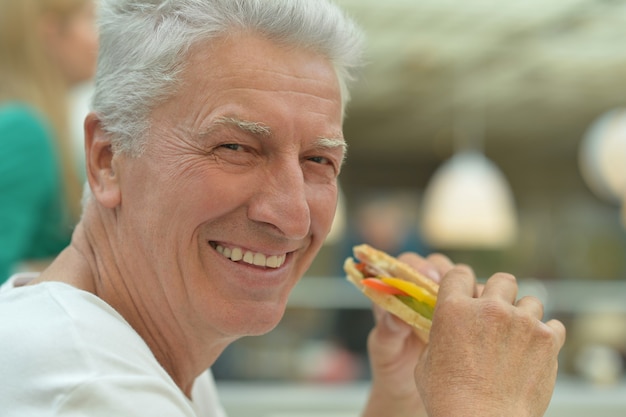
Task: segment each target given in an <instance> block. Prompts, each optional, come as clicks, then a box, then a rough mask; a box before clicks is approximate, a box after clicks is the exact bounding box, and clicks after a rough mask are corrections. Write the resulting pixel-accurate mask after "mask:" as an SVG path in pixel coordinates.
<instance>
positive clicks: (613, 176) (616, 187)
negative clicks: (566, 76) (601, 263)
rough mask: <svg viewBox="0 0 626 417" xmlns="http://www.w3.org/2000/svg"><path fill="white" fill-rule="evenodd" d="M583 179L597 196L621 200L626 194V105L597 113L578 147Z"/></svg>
mask: <svg viewBox="0 0 626 417" xmlns="http://www.w3.org/2000/svg"><path fill="white" fill-rule="evenodd" d="M578 157H579V158H578V159H579V166H580V171H581V174H582V176H583V179H584V180H585V182H586V183H587V185H588V186H589V188H590V189H591V191H592V192H593V193H594V194H595V195H596V196H598V197H600V198H602V199H603V200H605V201H608V202H611V203H619V202H620V201H621V200H622V199H623V198H624V197H625V196H626V109H614V110H611V111H609V112H606V113H604V114H603V115H601V116H600V117H598V118H597V119H596V120H595V121H594V122H593V123H592V124H591V126H590V127H589V128H588V129H587V132H585V136H584V137H583V140H582V142H581V144H580V148H579V155H578Z"/></svg>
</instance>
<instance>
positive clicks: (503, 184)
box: [422, 151, 517, 249]
mask: <svg viewBox="0 0 626 417" xmlns="http://www.w3.org/2000/svg"><path fill="white" fill-rule="evenodd" d="M422 233H423V234H424V238H425V239H426V241H427V242H428V243H429V244H430V245H432V246H434V247H439V248H451V249H452V248H457V249H474V248H476V249H497V248H501V247H504V246H507V245H510V244H511V243H512V242H513V241H514V239H515V236H516V234H517V214H516V211H515V204H514V199H513V193H512V191H511V189H510V187H509V185H508V182H507V181H506V178H505V177H504V175H503V174H502V172H501V171H500V170H499V169H498V167H497V166H496V165H495V164H494V163H493V162H491V161H490V160H489V159H487V158H486V157H485V156H484V155H483V154H482V153H480V152H478V151H464V152H460V153H457V154H456V155H454V156H453V157H452V158H450V159H449V160H448V161H446V162H445V163H444V164H443V165H442V166H441V167H440V168H439V169H438V170H437V171H436V172H435V174H434V175H433V178H432V179H431V182H430V184H429V185H428V187H427V188H426V191H425V193H424V198H423V211H422Z"/></svg>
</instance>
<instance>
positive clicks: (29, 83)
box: [0, 0, 87, 221]
mask: <svg viewBox="0 0 626 417" xmlns="http://www.w3.org/2000/svg"><path fill="white" fill-rule="evenodd" d="M86 1H87V0H0V103H1V102H7V101H18V102H22V103H25V104H28V105H31V106H32V107H34V108H35V109H36V110H38V111H39V112H40V113H41V114H42V115H43V116H44V117H45V118H46V119H47V121H48V122H49V123H50V125H51V127H52V128H53V129H54V133H55V139H56V141H57V149H58V150H59V156H60V161H59V162H60V167H61V174H62V178H63V188H64V191H65V195H66V200H67V204H68V207H69V210H70V215H71V216H72V221H74V220H76V219H77V217H78V215H79V213H80V195H81V189H82V184H81V183H80V180H79V175H78V172H77V167H76V162H75V158H74V156H73V153H72V143H71V142H72V138H71V134H70V127H69V103H68V90H69V86H68V85H67V82H66V80H65V78H64V75H63V74H62V73H61V70H60V69H59V68H57V66H56V65H54V64H53V63H52V62H51V60H50V58H49V54H48V53H47V52H46V47H45V43H44V39H43V34H42V32H41V30H40V29H41V23H42V20H43V19H44V18H46V17H50V18H54V19H57V20H58V21H59V22H60V23H61V24H62V23H63V22H64V21H66V20H67V19H68V18H69V17H71V16H72V15H73V14H74V13H76V12H77V11H78V10H80V8H81V7H82V6H84V4H85V3H86Z"/></svg>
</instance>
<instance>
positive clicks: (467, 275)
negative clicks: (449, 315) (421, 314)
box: [437, 265, 476, 300]
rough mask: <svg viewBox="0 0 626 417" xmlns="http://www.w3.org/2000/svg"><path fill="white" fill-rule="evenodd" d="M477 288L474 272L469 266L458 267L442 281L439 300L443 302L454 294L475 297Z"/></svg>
mask: <svg viewBox="0 0 626 417" xmlns="http://www.w3.org/2000/svg"><path fill="white" fill-rule="evenodd" d="M475 287H476V277H475V276H474V271H472V269H471V268H470V267H468V266H467V265H456V266H455V267H454V268H452V269H451V270H450V271H448V273H447V274H446V275H445V276H444V277H443V279H442V280H441V284H440V285H439V294H438V296H437V297H438V299H439V300H442V299H445V298H446V297H448V296H450V295H452V294H463V295H465V296H467V297H473V296H474V293H475Z"/></svg>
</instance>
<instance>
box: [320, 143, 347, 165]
mask: <svg viewBox="0 0 626 417" xmlns="http://www.w3.org/2000/svg"><path fill="white" fill-rule="evenodd" d="M315 146H316V147H317V148H322V149H337V148H339V149H341V150H342V151H343V161H341V162H342V163H343V162H344V161H345V160H346V157H347V156H348V144H347V143H346V141H345V139H343V138H325V137H320V138H317V140H316V141H315Z"/></svg>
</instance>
